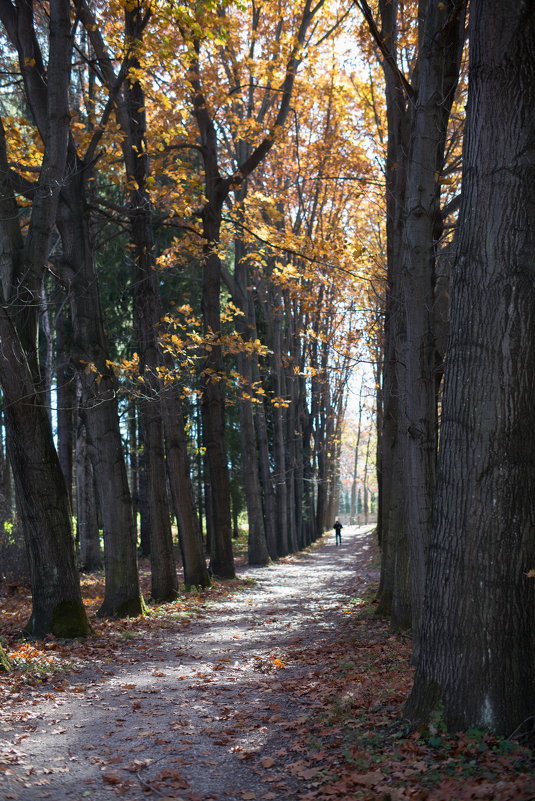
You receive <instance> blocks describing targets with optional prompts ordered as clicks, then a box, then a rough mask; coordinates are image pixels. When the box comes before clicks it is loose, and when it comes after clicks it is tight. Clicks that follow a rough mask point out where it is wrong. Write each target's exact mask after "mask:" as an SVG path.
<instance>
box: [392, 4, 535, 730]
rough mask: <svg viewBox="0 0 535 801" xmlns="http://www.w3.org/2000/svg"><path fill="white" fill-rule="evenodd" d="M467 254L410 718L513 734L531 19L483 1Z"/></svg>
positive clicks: (521, 654) (461, 255) (524, 495)
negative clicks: (436, 714)
mask: <svg viewBox="0 0 535 801" xmlns="http://www.w3.org/2000/svg"><path fill="white" fill-rule="evenodd" d="M470 31H471V34H470V72H469V75H470V81H469V101H468V112H467V124H466V139H465V146H464V161H463V198H462V204H461V212H460V220H461V223H460V226H459V249H458V253H457V259H456V264H455V269H454V277H453V288H452V304H451V333H450V338H449V349H448V358H447V361H446V370H445V391H444V402H443V413H442V429H441V450H440V458H439V483H438V491H437V500H436V507H435V521H436V522H435V527H434V532H433V538H432V541H431V547H430V555H429V575H428V583H427V594H426V614H425V618H424V623H423V628H422V637H421V649H420V656H419V660H418V665H417V672H416V678H415V684H414V688H413V691H412V694H411V697H410V699H409V702H408V704H407V710H406V711H407V714H408V716H409V717H410V718H411V719H412V720H414V721H420V720H426V719H428V718H429V716H430V715H431V714H432V713H433V710H435V709H440V710H442V713H443V715H444V718H445V720H446V723H447V725H448V726H449V727H450V728H451V729H453V730H454V731H456V730H458V729H461V728H463V729H464V728H466V727H468V726H477V727H479V728H485V729H490V730H493V731H495V732H497V733H500V734H504V735H510V734H511V733H512V732H513V730H515V729H516V728H517V727H518V726H519V725H520V724H521V723H522V722H523V721H525V720H526V719H528V718H530V717H531V716H532V715H533V708H534V706H535V662H534V661H533V653H534V651H535V628H534V626H533V608H534V604H535V583H534V580H533V578H529V577H528V576H527V575H526V574H527V573H528V571H530V570H531V569H533V566H534V565H535V534H534V532H535V515H534V506H533V498H534V496H535V465H534V462H533V452H534V450H535V414H534V406H533V397H534V395H535V311H534V310H535V283H534V277H533V260H534V257H535V240H534V235H533V232H534V230H535V191H534V187H535V155H534V153H535V151H534V148H533V143H534V141H535V125H534V118H533V108H534V107H535V10H534V8H533V5H532V4H527V3H516V2H512V0H508V1H507V2H503V0H500V1H499V0H485V2H483V0H473V2H472V4H471V11H470Z"/></svg>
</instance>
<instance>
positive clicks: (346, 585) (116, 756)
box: [0, 526, 377, 801]
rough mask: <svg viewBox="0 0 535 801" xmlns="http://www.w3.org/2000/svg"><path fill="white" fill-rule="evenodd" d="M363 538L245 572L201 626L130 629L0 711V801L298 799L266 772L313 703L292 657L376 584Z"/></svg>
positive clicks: (300, 789)
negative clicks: (61, 682) (109, 653)
mask: <svg viewBox="0 0 535 801" xmlns="http://www.w3.org/2000/svg"><path fill="white" fill-rule="evenodd" d="M369 532H370V527H364V526H361V527H351V528H350V527H346V528H344V530H343V532H342V533H343V542H342V546H341V547H335V545H334V535H333V536H331V537H328V538H327V539H326V540H324V541H323V543H321V545H320V546H319V547H318V548H317V549H315V550H313V551H311V552H309V553H307V554H305V555H299V556H297V557H293V558H292V559H289V560H288V561H286V562H283V563H279V564H276V565H273V566H270V567H268V568H263V569H253V568H247V569H245V570H244V571H243V573H242V575H245V576H248V577H251V579H253V580H254V583H253V582H252V583H251V586H250V588H247V589H245V590H243V591H240V592H239V593H238V594H237V595H235V596H233V597H231V598H230V599H228V600H225V601H223V602H219V603H217V604H216V605H215V606H214V607H213V608H211V609H210V611H209V614H208V615H207V616H206V618H205V619H204V620H196V621H195V622H193V623H192V624H190V625H189V626H186V627H184V628H180V629H179V630H178V631H173V632H166V631H161V630H160V631H158V632H157V634H156V635H154V636H151V635H150V634H147V633H143V634H140V636H139V637H136V639H135V640H134V641H132V642H131V643H127V644H126V648H125V655H124V658H121V659H120V660H118V661H114V662H110V663H109V664H107V665H88V666H87V670H86V671H85V672H84V673H82V674H80V673H77V674H75V675H73V676H70V677H69V679H68V683H67V686H66V687H65V689H64V690H63V691H62V692H61V693H47V692H46V689H45V690H43V692H42V693H41V694H40V695H38V696H35V695H34V696H33V699H32V700H31V705H27V704H26V705H24V704H23V705H19V706H18V707H17V709H16V710H15V711H13V710H11V711H7V712H6V711H5V710H4V712H3V715H2V717H3V720H2V721H1V724H2V732H3V733H2V735H1V741H0V801H8V800H10V799H20V801H37V800H38V799H48V798H49V799H54V801H64V800H65V801H66V800H67V799H70V800H71V801H72V799H75V801H83V800H84V799H88V800H89V801H104V799H110V798H113V797H115V795H118V796H119V797H122V798H125V799H128V801H138V799H142V798H167V799H171V798H172V799H184V801H220V800H221V801H223V800H224V799H243V801H247V799H251V800H252V799H263V800H265V801H275V799H281V801H283V799H288V798H294V797H303V798H305V795H301V794H302V793H305V790H306V787H305V784H304V783H303V778H302V777H301V778H297V777H295V776H294V777H288V776H284V775H281V772H280V770H279V771H277V770H276V769H275V768H276V767H277V766H278V767H280V766H281V764H282V765H283V764H284V757H285V753H286V751H287V749H288V747H289V745H290V744H291V738H292V727H293V731H294V732H295V731H297V730H298V728H299V726H300V724H301V721H304V716H305V715H306V714H308V713H309V712H310V710H311V709H313V708H314V704H315V698H314V694H313V692H311V691H310V687H308V689H307V690H306V692H303V693H302V694H301V693H300V691H299V686H300V680H301V679H305V678H306V677H307V671H308V667H307V665H306V664H304V663H300V661H299V659H298V657H296V654H297V651H298V650H299V649H300V648H302V647H303V645H306V644H307V643H310V642H312V641H313V642H314V643H316V644H317V643H321V642H326V643H327V642H328V641H329V640H330V638H332V637H334V636H336V633H337V628H338V627H339V625H340V624H341V623H342V621H343V618H342V616H341V613H342V612H343V610H344V606H346V608H347V604H348V602H349V601H350V598H351V596H356V595H360V594H362V593H363V591H364V590H365V589H366V588H369V587H370V586H371V585H372V584H373V583H374V582H375V581H376V579H377V574H376V571H375V570H374V569H373V568H372V566H371V557H372V551H373V546H372V543H371V537H370V535H369ZM316 704H317V701H316ZM288 722H290V724H291V725H290V726H288ZM283 773H284V772H283Z"/></svg>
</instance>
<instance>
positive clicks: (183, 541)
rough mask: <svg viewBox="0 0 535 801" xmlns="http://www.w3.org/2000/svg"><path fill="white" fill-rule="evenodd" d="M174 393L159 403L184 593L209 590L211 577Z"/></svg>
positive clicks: (166, 393) (170, 391) (179, 407)
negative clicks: (197, 589)
mask: <svg viewBox="0 0 535 801" xmlns="http://www.w3.org/2000/svg"><path fill="white" fill-rule="evenodd" d="M177 392H178V390H177V388H176V387H175V388H173V389H171V388H167V389H165V390H164V393H163V395H162V401H161V402H162V411H163V416H164V417H163V419H164V428H165V448H166V463H167V472H168V476H169V486H170V488H171V498H172V500H173V507H174V511H175V516H176V519H177V522H178V533H179V537H180V546H181V551H182V559H183V562H184V583H185V584H186V589H189V588H191V587H209V586H210V576H209V575H208V570H207V569H206V562H205V559H204V553H203V545H202V537H201V530H200V526H199V518H198V516H197V509H196V508H195V496H194V494H193V486H192V484H191V479H190V469H189V457H188V444H187V435H186V427H185V421H184V411H183V409H182V404H181V402H180V398H179V397H178V394H177Z"/></svg>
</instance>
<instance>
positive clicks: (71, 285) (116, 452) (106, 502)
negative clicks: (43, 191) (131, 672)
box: [58, 151, 144, 617]
mask: <svg viewBox="0 0 535 801" xmlns="http://www.w3.org/2000/svg"><path fill="white" fill-rule="evenodd" d="M70 159H71V164H72V169H71V170H70V181H69V183H68V184H67V185H66V186H64V187H63V188H62V192H61V197H60V206H59V214H58V229H59V232H60V235H61V240H62V245H63V254H62V259H61V263H60V270H61V275H62V278H63V280H64V282H65V284H66V285H67V287H68V291H69V300H70V305H71V318H72V327H73V343H72V348H73V359H74V361H75V364H76V366H77V368H78V371H79V375H80V383H81V389H82V392H81V402H80V416H81V419H82V422H83V424H84V426H85V430H86V436H87V447H88V452H89V456H90V459H91V462H92V465H93V474H94V477H95V483H96V488H97V495H98V501H99V508H100V513H101V516H102V525H103V531H104V569H105V577H106V582H105V593H104V601H103V603H102V605H101V607H100V609H99V615H102V616H105V615H110V616H117V617H123V616H130V615H132V616H133V615H138V614H140V613H141V612H142V611H143V608H144V606H143V599H142V597H141V591H140V587H139V578H138V569H137V556H136V536H135V528H134V519H133V515H132V500H131V496H130V488H129V486H128V477H127V473H126V465H125V461H124V452H123V444H122V439H121V432H120V430H119V411H118V404H117V387H116V379H115V376H114V375H113V373H112V372H111V370H110V368H109V367H108V365H107V364H106V361H107V360H108V359H109V352H108V345H107V342H106V336H105V333H104V323H103V314H102V307H101V303H100V294H99V289H98V278H97V274H96V266H95V252H94V246H93V239H92V235H91V228H90V214H89V210H88V207H87V199H86V185H85V181H86V179H87V171H86V170H85V169H84V167H83V165H82V164H81V162H80V161H79V160H78V159H77V158H76V156H75V154H74V153H72V151H71V152H70ZM91 365H94V370H93V369H92V368H91Z"/></svg>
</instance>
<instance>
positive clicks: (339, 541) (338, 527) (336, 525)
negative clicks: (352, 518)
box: [334, 518, 343, 545]
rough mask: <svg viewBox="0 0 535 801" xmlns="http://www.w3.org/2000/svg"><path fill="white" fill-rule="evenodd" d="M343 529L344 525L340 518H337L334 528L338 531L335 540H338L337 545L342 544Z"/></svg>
mask: <svg viewBox="0 0 535 801" xmlns="http://www.w3.org/2000/svg"><path fill="white" fill-rule="evenodd" d="M342 529H343V525H342V524H341V523H340V521H339V520H338V518H336V522H335V524H334V530H335V533H336V538H335V541H336V544H337V545H341V544H342Z"/></svg>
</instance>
